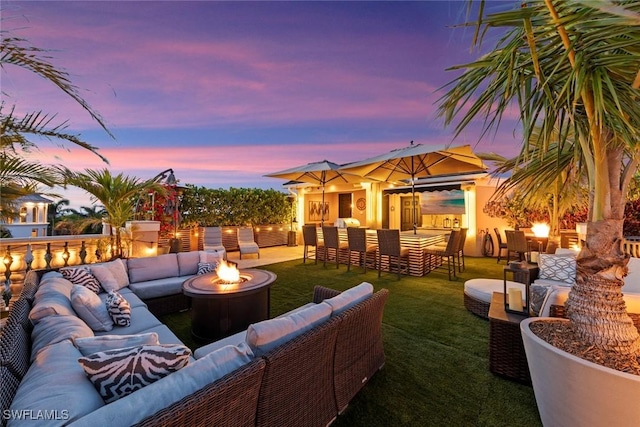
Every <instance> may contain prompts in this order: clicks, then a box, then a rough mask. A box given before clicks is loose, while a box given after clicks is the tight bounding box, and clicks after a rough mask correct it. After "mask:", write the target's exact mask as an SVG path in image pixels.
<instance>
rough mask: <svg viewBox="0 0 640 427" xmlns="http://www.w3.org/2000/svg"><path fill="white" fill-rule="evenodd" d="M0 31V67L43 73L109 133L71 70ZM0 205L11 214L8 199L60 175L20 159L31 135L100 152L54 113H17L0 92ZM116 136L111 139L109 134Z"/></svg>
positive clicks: (56, 180)
mask: <svg viewBox="0 0 640 427" xmlns="http://www.w3.org/2000/svg"><path fill="white" fill-rule="evenodd" d="M0 35H1V36H2V40H1V41H0V68H2V70H3V71H8V70H9V69H10V68H11V67H12V66H14V67H18V68H20V69H22V70H27V71H30V72H32V73H34V74H35V75H37V76H39V77H42V78H44V79H45V80H47V81H49V82H50V83H52V84H53V85H54V86H56V87H57V88H59V89H60V90H61V91H62V92H63V93H64V94H66V95H67V96H69V97H71V98H72V99H73V100H74V101H75V102H76V103H77V104H79V105H80V106H81V107H82V108H83V109H84V110H86V111H87V112H88V113H89V115H90V116H91V117H92V118H93V119H94V120H95V121H96V122H97V123H98V124H99V125H100V126H101V127H102V128H103V129H104V130H105V131H106V132H107V134H108V135H109V136H110V137H112V138H114V136H113V134H111V132H110V131H109V130H108V129H107V127H106V126H105V124H104V121H103V119H102V117H100V115H99V114H98V113H97V112H96V111H95V110H94V109H93V108H92V107H91V106H90V105H89V104H88V103H87V102H86V101H85V100H84V99H83V98H82V97H81V96H80V91H79V89H78V87H76V86H75V85H73V84H72V83H71V80H70V75H69V73H67V72H66V71H65V70H62V69H60V68H57V67H55V66H54V65H53V64H52V63H51V61H50V59H51V58H50V57H49V56H48V54H47V51H46V50H43V49H40V48H38V47H35V46H32V45H31V44H30V43H29V42H28V41H27V40H25V39H23V38H20V37H14V36H12V35H11V34H10V33H9V32H8V31H6V30H1V31H0ZM0 93H1V94H2V97H3V100H2V101H0V196H1V197H0V209H2V212H1V215H2V216H4V217H8V216H12V214H13V213H14V206H13V201H14V200H15V199H16V198H17V197H20V196H22V195H25V189H26V191H27V194H28V193H29V192H33V190H34V188H35V186H36V184H38V183H40V184H44V185H47V186H53V185H56V184H59V183H60V182H61V179H60V177H59V176H57V175H56V174H57V170H56V169H55V168H54V167H51V166H47V165H41V164H37V163H32V162H29V161H27V160H25V159H24V158H23V157H22V156H21V155H20V152H23V153H28V152H29V151H31V150H34V149H37V144H36V143H35V142H33V140H32V139H31V138H33V137H35V138H38V139H48V140H51V141H55V142H56V143H63V144H64V143H71V144H74V145H77V146H79V147H82V148H86V149H88V150H90V151H91V152H93V153H94V154H96V155H97V156H99V157H100V158H101V159H103V160H104V161H105V162H106V161H107V160H106V159H105V158H104V157H103V156H101V155H100V154H98V152H97V150H98V149H97V148H96V147H94V146H92V145H91V144H89V143H87V142H85V141H83V140H82V139H81V138H80V136H79V135H76V134H72V133H69V132H67V129H68V127H69V123H68V122H67V121H58V119H57V118H56V114H51V113H45V112H43V111H42V110H40V111H29V112H26V113H24V114H20V115H16V105H15V104H14V105H11V106H8V105H7V104H6V103H5V101H4V99H5V98H6V99H8V98H9V94H8V93H6V92H5V91H4V90H2V91H1V92H0ZM114 139H115V138H114Z"/></svg>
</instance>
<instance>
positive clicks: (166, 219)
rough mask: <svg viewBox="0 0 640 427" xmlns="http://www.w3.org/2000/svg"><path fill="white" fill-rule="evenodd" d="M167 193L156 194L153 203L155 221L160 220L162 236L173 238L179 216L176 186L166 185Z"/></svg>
mask: <svg viewBox="0 0 640 427" xmlns="http://www.w3.org/2000/svg"><path fill="white" fill-rule="evenodd" d="M164 187H165V189H166V194H165V195H156V197H155V199H154V203H153V212H154V218H153V219H154V221H159V222H160V237H161V238H173V237H174V233H175V230H176V228H177V227H176V225H177V224H176V220H177V219H178V217H179V212H178V211H177V203H176V202H177V193H176V190H175V188H174V187H172V186H164Z"/></svg>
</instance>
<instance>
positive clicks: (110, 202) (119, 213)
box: [64, 168, 164, 256]
mask: <svg viewBox="0 0 640 427" xmlns="http://www.w3.org/2000/svg"><path fill="white" fill-rule="evenodd" d="M64 175H65V176H66V182H67V184H70V185H73V186H75V187H78V188H81V189H83V190H85V191H86V192H87V193H89V194H90V195H91V199H92V202H94V203H95V202H98V201H99V202H100V203H102V205H103V206H104V210H105V211H106V220H107V221H108V223H109V225H110V226H111V227H110V228H111V232H110V234H111V236H113V231H114V229H115V248H116V249H115V251H114V254H115V255H116V256H121V255H122V247H121V239H120V228H121V227H122V226H123V225H124V224H125V222H126V221H127V220H129V219H131V218H133V214H134V208H135V202H136V200H137V199H138V197H139V196H140V194H141V193H142V192H143V191H157V192H159V193H162V194H164V187H162V185H160V184H158V183H157V182H155V181H154V180H153V179H151V180H147V181H141V180H139V179H138V178H133V177H129V176H124V175H123V174H122V173H120V174H118V175H112V174H111V172H109V170H108V169H106V168H105V169H101V170H91V169H85V171H84V172H72V171H70V170H68V169H66V170H64Z"/></svg>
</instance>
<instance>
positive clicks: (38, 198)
mask: <svg viewBox="0 0 640 427" xmlns="http://www.w3.org/2000/svg"><path fill="white" fill-rule="evenodd" d="M15 201H16V204H23V203H29V202H31V203H53V200H50V199H47V198H46V197H44V196H42V195H41V194H37V193H32V194H27V195H26V196H22V197H18V198H17V199H16V200H15Z"/></svg>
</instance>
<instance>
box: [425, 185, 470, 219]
mask: <svg viewBox="0 0 640 427" xmlns="http://www.w3.org/2000/svg"><path fill="white" fill-rule="evenodd" d="M420 212H421V213H422V214H423V215H428V214H432V215H440V214H464V213H466V212H465V205H464V191H463V190H443V191H424V192H422V193H420Z"/></svg>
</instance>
